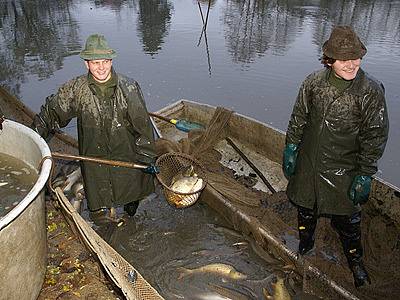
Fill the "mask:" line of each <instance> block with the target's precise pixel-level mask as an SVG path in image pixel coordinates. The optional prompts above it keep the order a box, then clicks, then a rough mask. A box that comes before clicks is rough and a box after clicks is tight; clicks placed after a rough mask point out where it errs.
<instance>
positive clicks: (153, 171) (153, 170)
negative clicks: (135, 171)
mask: <svg viewBox="0 0 400 300" xmlns="http://www.w3.org/2000/svg"><path fill="white" fill-rule="evenodd" d="M142 171H143V172H144V173H147V174H157V173H160V169H159V167H157V166H155V165H153V164H152V165H150V166H148V167H147V168H146V169H142Z"/></svg>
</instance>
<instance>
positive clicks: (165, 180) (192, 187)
mask: <svg viewBox="0 0 400 300" xmlns="http://www.w3.org/2000/svg"><path fill="white" fill-rule="evenodd" d="M156 166H157V167H158V168H159V170H160V172H159V173H158V174H156V176H157V179H158V181H159V182H160V183H161V185H162V187H163V192H164V195H165V198H166V199H167V201H168V203H170V204H171V205H173V206H175V207H177V208H185V207H188V206H191V205H193V204H194V203H195V202H196V201H197V200H198V199H199V197H200V194H201V192H202V190H203V189H204V188H205V186H206V184H207V179H206V172H205V170H204V167H203V166H202V165H201V164H200V162H199V161H197V160H195V159H193V158H192V157H191V156H190V155H187V154H184V153H175V152H172V153H166V154H163V155H161V156H160V157H159V158H158V159H157V161H156Z"/></svg>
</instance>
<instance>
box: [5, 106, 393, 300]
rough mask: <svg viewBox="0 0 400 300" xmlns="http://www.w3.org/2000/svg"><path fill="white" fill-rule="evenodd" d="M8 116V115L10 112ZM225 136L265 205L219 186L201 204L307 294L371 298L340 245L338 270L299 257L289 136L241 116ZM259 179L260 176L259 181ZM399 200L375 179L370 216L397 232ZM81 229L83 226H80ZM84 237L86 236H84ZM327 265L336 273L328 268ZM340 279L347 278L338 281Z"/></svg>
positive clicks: (177, 115) (182, 109)
mask: <svg viewBox="0 0 400 300" xmlns="http://www.w3.org/2000/svg"><path fill="white" fill-rule="evenodd" d="M14 105H15V104H14ZM17 107H19V110H20V111H29V109H27V108H26V107H24V106H23V105H22V106H21V103H20V104H19V106H17ZM3 110H4V109H3ZM215 111H216V107H214V106H210V105H205V104H199V103H195V102H192V101H187V100H182V101H178V102H176V103H173V104H171V105H169V106H167V107H165V108H163V109H161V110H159V111H157V112H156V114H158V115H162V116H164V117H166V118H173V119H185V120H190V121H191V122H196V123H199V124H203V125H204V126H206V125H207V124H208V123H209V122H210V120H211V119H212V117H213V115H214V113H215ZM5 113H6V115H8V114H7V111H5ZM29 117H32V115H29V114H28V116H25V118H27V119H29ZM21 120H22V121H23V119H21ZM154 122H155V125H156V128H157V131H158V134H159V135H160V136H162V137H163V138H166V139H170V140H174V141H178V140H180V139H181V138H186V137H187V133H184V132H183V131H180V130H177V129H176V127H175V126H174V125H172V124H170V123H167V122H164V121H162V120H159V119H154ZM25 123H26V122H25ZM225 130H226V133H227V136H228V137H229V138H228V139H223V140H221V141H219V142H218V143H217V145H216V146H215V150H216V151H218V152H219V153H220V155H221V160H220V161H221V165H223V166H224V167H225V168H229V169H232V170H233V172H234V174H237V175H238V176H237V177H238V178H243V176H242V175H244V177H249V175H250V174H251V175H252V176H250V177H256V178H257V179H258V182H257V183H256V184H255V186H253V188H251V190H254V189H257V190H258V191H259V192H258V194H259V195H261V196H260V197H261V200H264V201H260V202H258V204H256V205H253V204H252V205H250V206H249V205H246V204H245V203H240V202H236V201H232V198H229V197H227V196H226V195H224V193H223V192H221V190H219V189H218V186H217V185H215V184H212V183H209V184H208V185H207V186H206V188H205V189H204V191H203V192H202V195H201V197H200V200H199V201H204V202H206V203H207V204H208V205H209V206H210V207H211V208H212V209H215V210H216V211H217V212H218V213H220V214H221V215H223V216H224V217H225V218H226V220H227V221H228V222H229V223H230V224H231V225H232V227H233V228H234V229H236V230H238V231H240V232H242V234H243V235H246V236H248V237H250V238H253V239H254V240H255V241H256V242H257V244H258V245H259V246H260V247H261V248H262V249H263V250H264V251H267V252H269V253H273V254H274V255H275V256H278V257H280V259H281V260H283V261H285V262H287V264H291V265H293V266H295V269H296V271H297V272H298V273H300V274H301V275H302V277H303V289H304V290H305V291H306V292H307V293H311V294H316V295H318V296H319V297H323V298H332V299H361V298H363V297H364V295H365V293H370V290H362V291H358V290H355V289H354V288H353V285H352V280H351V274H350V272H348V270H347V273H346V270H343V265H346V264H345V263H343V256H340V251H341V249H340V248H338V247H337V243H336V244H335V242H334V241H333V242H332V241H328V242H331V244H329V243H328V245H329V246H330V245H332V247H333V248H334V249H333V250H334V251H336V252H335V253H334V254H335V255H334V256H335V259H336V260H337V262H336V263H335V264H333V263H328V264H327V263H326V259H325V258H324V257H321V256H320V255H318V254H317V255H315V256H312V257H306V256H305V257H301V256H298V255H297V253H296V247H297V238H296V226H295V225H293V224H294V223H293V222H294V221H295V218H296V215H295V209H294V207H291V206H290V203H289V202H288V201H287V199H286V198H285V193H284V190H285V187H286V184H287V181H286V180H285V178H284V176H283V173H282V170H281V157H282V150H283V147H284V138H285V136H284V133H283V132H282V131H280V130H277V129H275V128H273V127H271V126H269V125H267V124H264V123H262V122H259V121H257V120H254V119H251V118H249V117H246V116H243V115H240V114H237V113H234V114H233V115H232V116H231V118H230V120H229V122H228V123H227V126H226V128H225ZM229 141H231V142H229ZM74 143H75V141H74V140H73V139H71V138H70V137H68V136H66V135H64V134H57V135H56V137H55V139H53V141H52V142H51V144H50V146H51V148H52V150H55V151H64V152H69V153H71V151H72V152H76V148H75V146H74V145H75V144H74ZM249 163H250V164H249ZM254 173H255V174H256V175H257V176H254ZM263 177H264V178H263ZM266 182H267V183H266ZM238 184H240V185H242V184H241V183H238ZM269 185H271V186H272V189H271V186H269ZM271 190H272V191H271ZM399 196H400V190H399V188H397V187H395V186H393V185H391V184H389V183H387V182H385V181H383V180H381V179H379V178H374V180H373V185H372V192H371V196H370V201H369V202H368V209H367V213H369V214H371V215H379V216H384V217H385V219H386V220H388V224H389V223H390V225H391V226H392V227H393V228H394V230H397V231H398V230H400V218H399V217H400V216H399V214H400V208H399V202H398V198H399ZM67 210H68V211H69V213H76V211H75V212H73V210H74V208H73V207H72V208H71V207H68V209H67ZM72 221H73V222H76V220H75V218H72ZM322 225H325V224H324V223H323V224H322ZM76 226H77V227H79V226H81V225H80V224H76ZM319 226H320V225H319ZM326 227H328V226H322V228H326ZM283 229H284V230H283ZM368 229H369V228H368ZM317 230H320V229H317ZM397 231H396V232H397ZM320 232H321V233H320V238H321V240H324V238H326V237H327V236H330V235H331V234H332V233H331V232H330V231H329V228H328V229H324V230H322V229H321V230H320ZM80 234H81V235H82V232H80ZM83 234H85V233H83ZM336 239H337V238H336ZM333 240H335V239H333ZM323 246H324V245H322V246H321V247H323ZM316 247H318V244H317V246H316ZM335 247H336V248H335ZM92 250H95V249H92ZM97 255H98V253H97ZM331 256H332V255H331ZM340 262H341V263H340ZM327 265H328V266H330V267H329V268H326V266H327ZM332 266H333V268H331V267H332ZM106 269H107V267H106ZM337 274H341V275H340V276H339V277H338V276H337ZM343 274H344V276H342V275H343ZM114 279H115V280H116V281H117V286H119V287H121V285H119V284H118V280H122V281H123V280H124V278H114ZM123 285H124V284H123ZM125 295H126V293H125ZM151 297H154V298H153V299H159V298H157V297H159V295H157V294H156V293H155V294H154V295H152V296H148V297H147V298H143V299H151ZM128 298H129V297H128Z"/></svg>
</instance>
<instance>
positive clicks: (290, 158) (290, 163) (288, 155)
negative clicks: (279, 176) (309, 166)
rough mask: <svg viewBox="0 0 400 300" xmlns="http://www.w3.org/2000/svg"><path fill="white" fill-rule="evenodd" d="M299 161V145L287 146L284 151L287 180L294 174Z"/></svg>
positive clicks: (284, 171)
mask: <svg viewBox="0 0 400 300" xmlns="http://www.w3.org/2000/svg"><path fill="white" fill-rule="evenodd" d="M296 159H297V145H296V144H287V145H286V147H285V150H284V151H283V173H284V174H285V177H286V179H289V178H290V177H291V176H292V175H293V174H294V168H295V167H296Z"/></svg>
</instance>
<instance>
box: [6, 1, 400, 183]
mask: <svg viewBox="0 0 400 300" xmlns="http://www.w3.org/2000/svg"><path fill="white" fill-rule="evenodd" d="M209 3H211V6H210V12H209V19H208V24H207V31H206V35H203V36H202V38H201V39H199V37H200V36H201V35H202V31H201V29H202V26H203V21H202V18H201V15H200V11H199V5H200V7H201V8H202V11H203V13H205V12H206V11H207V8H208V5H209ZM335 24H348V25H351V26H353V27H354V28H355V30H356V31H357V32H358V33H359V35H360V37H361V39H362V40H363V41H364V43H365V44H366V46H367V48H368V53H367V55H366V56H365V58H364V59H363V68H364V69H365V70H366V71H367V72H368V73H370V74H371V75H373V76H374V77H376V78H378V79H379V80H381V81H382V82H383V83H384V85H385V88H386V97H387V102H388V111H389V118H390V123H391V124H390V125H391V131H390V136H389V142H388V145H387V150H386V153H385V155H384V157H383V159H382V160H381V162H380V173H379V174H378V175H379V176H381V177H383V178H385V179H387V180H389V181H390V182H392V183H394V184H396V185H400V179H399V178H398V176H397V170H398V168H399V164H400V163H399V161H398V159H397V156H396V153H397V151H396V149H398V147H399V146H400V145H399V143H400V142H399V140H398V139H396V138H395V137H394V133H395V132H396V131H397V130H398V129H399V127H400V121H398V118H397V117H396V116H397V115H398V114H399V113H400V103H399V101H397V99H398V98H399V96H400V87H399V85H398V83H397V77H398V76H397V74H398V70H397V65H398V63H399V62H400V2H399V1H397V0H388V1H382V0H349V1H348V0H338V1H326V0H302V1H299V0H294V1H286V0H269V1H268V0H263V1H262V0H225V1H223V0H219V1H218V0H213V1H207V0H202V1H199V2H198V1H196V0H191V1H181V0H90V1H87V0H59V1H51V0H42V1H41V2H40V5H37V4H36V3H35V2H32V1H28V0H4V1H1V2H0V60H1V62H2V68H1V70H0V84H2V85H5V86H6V87H7V88H8V90H9V91H10V92H12V93H14V94H16V95H17V96H19V97H21V98H22V100H23V101H24V102H25V103H26V104H27V105H28V106H30V107H31V108H32V109H33V110H35V111H38V110H39V109H40V105H41V103H43V101H44V99H45V97H46V96H47V95H49V94H51V93H54V92H55V90H56V89H57V87H58V86H59V85H61V84H62V83H63V82H65V81H67V80H68V79H70V78H72V77H74V76H77V75H80V74H82V73H84V72H86V69H85V68H84V66H83V63H82V61H81V60H80V59H79V56H78V52H79V51H80V49H81V48H82V46H83V43H84V41H85V39H86V37H87V36H88V35H89V34H91V33H93V32H98V31H100V32H102V33H103V34H105V35H106V37H107V38H108V39H109V42H110V44H111V45H112V46H113V47H114V48H116V50H117V53H118V56H117V58H116V59H115V64H114V65H115V67H116V70H117V71H118V72H121V73H125V74H126V75H128V76H130V77H133V78H134V79H136V80H138V81H139V83H140V84H141V87H142V90H143V92H144V95H145V99H146V102H147V105H148V108H149V109H150V110H156V109H159V108H161V107H163V106H165V105H167V104H169V103H170V102H172V101H174V100H178V99H181V98H186V99H192V100H195V101H201V102H205V103H209V104H213V105H221V106H226V107H228V108H230V109H233V110H236V111H238V112H240V113H242V114H246V115H249V116H250V117H253V118H255V119H257V120H260V121H263V122H266V123H269V124H272V125H273V126H275V127H277V128H279V129H281V130H286V127H287V122H288V119H289V116H290V113H291V109H292V107H293V103H294V99H295V97H296V94H297V90H298V87H299V85H300V83H301V81H302V80H303V79H304V78H305V76H306V75H307V74H309V73H311V72H312V71H314V70H316V69H318V68H321V65H320V63H319V61H318V58H319V57H320V55H321V53H320V49H321V45H322V44H323V42H324V41H325V40H326V39H327V38H328V36H329V34H330V31H331V28H332V26H333V25H335ZM199 41H200V42H201V44H199ZM69 132H70V133H75V131H74V130H73V129H69Z"/></svg>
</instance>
